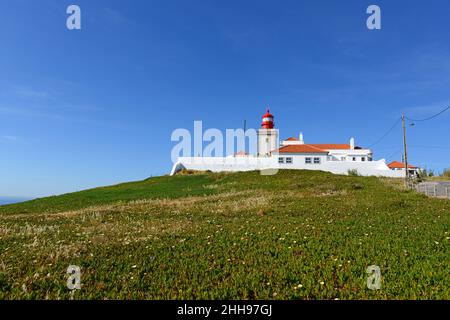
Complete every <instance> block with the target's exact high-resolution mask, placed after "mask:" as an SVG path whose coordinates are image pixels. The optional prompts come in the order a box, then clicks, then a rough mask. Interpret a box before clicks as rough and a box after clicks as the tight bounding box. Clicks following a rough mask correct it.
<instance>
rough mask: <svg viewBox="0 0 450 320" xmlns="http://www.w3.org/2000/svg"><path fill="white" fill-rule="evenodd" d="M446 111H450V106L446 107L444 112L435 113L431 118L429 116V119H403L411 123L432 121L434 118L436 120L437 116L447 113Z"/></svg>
mask: <svg viewBox="0 0 450 320" xmlns="http://www.w3.org/2000/svg"><path fill="white" fill-rule="evenodd" d="M448 109H450V106H448V107H447V108H445V109H444V110H442V111H440V112H438V113H436V114H435V115H433V116H431V117H428V118H425V119H411V118H408V117H405V118H406V119H408V120H409V121H413V122H419V121H428V120H431V119H434V118H436V117H437V116H439V115H441V114H443V113H444V112H445V111H447V110H448Z"/></svg>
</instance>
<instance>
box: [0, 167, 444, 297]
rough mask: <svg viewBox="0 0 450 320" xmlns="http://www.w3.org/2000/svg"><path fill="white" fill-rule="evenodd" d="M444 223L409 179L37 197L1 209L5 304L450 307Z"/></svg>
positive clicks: (202, 182) (164, 187) (309, 175)
mask: <svg viewBox="0 0 450 320" xmlns="http://www.w3.org/2000/svg"><path fill="white" fill-rule="evenodd" d="M449 214H450V201H448V200H443V199H430V198H427V197H425V196H423V195H421V194H417V193H415V192H413V191H408V190H403V189H402V188H401V181H400V183H398V182H397V181H396V180H389V179H378V178H374V177H369V178H368V177H358V176H338V175H332V174H329V173H324V172H315V171H288V170H285V171H280V172H279V173H278V174H276V175H274V176H261V175H260V174H259V173H258V172H247V173H234V174H231V173H229V174H212V173H204V174H194V175H180V176H175V177H157V178H151V179H147V180H144V181H140V182H134V183H126V184H120V185H116V186H111V187H105V188H98V189H92V190H87V191H82V192H78V193H73V194H67V195H63V196H58V197H50V198H44V199H38V200H34V201H30V202H26V203H21V204H14V205H8V206H2V207H0V253H1V256H0V299H69V298H72V297H73V298H75V299H106V298H107V299H219V298H221V299H240V298H242V299H335V298H339V299H448V298H449V297H450V283H449V280H448V273H449V270H450V268H449V258H450V256H449V254H448V252H450V251H449V233H448V232H449V226H450V218H449ZM70 264H74V265H78V266H80V267H81V272H82V274H81V281H82V289H81V290H79V291H76V292H75V293H74V294H73V295H72V294H71V292H70V291H69V290H68V289H67V288H66V279H67V275H66V269H67V267H68V266H69V265H70ZM370 265H378V266H379V267H380V269H381V275H382V287H381V289H380V290H369V289H367V287H366V280H367V276H368V275H367V274H366V268H367V267H368V266H370Z"/></svg>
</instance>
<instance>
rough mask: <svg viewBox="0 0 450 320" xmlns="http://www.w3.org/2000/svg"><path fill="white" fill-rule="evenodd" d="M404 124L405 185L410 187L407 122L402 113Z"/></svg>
mask: <svg viewBox="0 0 450 320" xmlns="http://www.w3.org/2000/svg"><path fill="white" fill-rule="evenodd" d="M402 126H403V149H404V151H403V162H404V164H405V186H406V187H408V178H409V172H408V151H407V148H406V124H405V114H402Z"/></svg>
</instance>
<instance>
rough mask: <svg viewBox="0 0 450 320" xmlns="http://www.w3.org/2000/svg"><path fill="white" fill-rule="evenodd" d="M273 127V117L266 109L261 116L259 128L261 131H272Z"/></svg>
mask: <svg viewBox="0 0 450 320" xmlns="http://www.w3.org/2000/svg"><path fill="white" fill-rule="evenodd" d="M273 126H274V123H273V115H271V114H270V111H269V109H267V111H266V113H265V114H264V115H263V116H262V123H261V127H262V128H263V129H273Z"/></svg>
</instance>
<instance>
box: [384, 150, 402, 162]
mask: <svg viewBox="0 0 450 320" xmlns="http://www.w3.org/2000/svg"><path fill="white" fill-rule="evenodd" d="M402 149H403V148H400V149H398V150H397V151H395V152H394V153H392V154H391V155H390V156H389V157H386V160H389V159H391V158H392V157H394V156H396V155H397V154H398V153H401V152H402Z"/></svg>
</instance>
